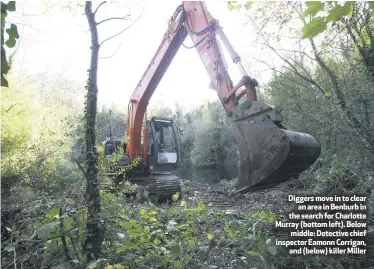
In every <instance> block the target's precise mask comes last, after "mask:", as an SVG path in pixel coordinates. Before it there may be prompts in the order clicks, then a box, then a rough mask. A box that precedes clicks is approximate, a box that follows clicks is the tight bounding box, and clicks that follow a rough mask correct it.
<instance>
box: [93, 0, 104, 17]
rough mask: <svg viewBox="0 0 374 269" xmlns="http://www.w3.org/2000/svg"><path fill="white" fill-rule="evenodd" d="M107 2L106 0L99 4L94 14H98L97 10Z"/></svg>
mask: <svg viewBox="0 0 374 269" xmlns="http://www.w3.org/2000/svg"><path fill="white" fill-rule="evenodd" d="M105 3H106V1H104V2H101V3H100V4H99V5H98V6H97V8H96V10H95V12H94V13H93V14H94V16H95V15H96V12H97V11H98V10H99V7H101V6H102V5H104V4H105Z"/></svg>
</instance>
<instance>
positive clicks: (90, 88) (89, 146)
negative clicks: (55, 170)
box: [83, 1, 104, 260]
mask: <svg viewBox="0 0 374 269" xmlns="http://www.w3.org/2000/svg"><path fill="white" fill-rule="evenodd" d="M85 14H86V17H87V20H88V24H89V27H90V31H91V63H90V69H89V77H88V83H87V84H88V85H87V103H86V111H85V112H86V113H85V114H86V115H85V116H86V136H85V139H86V141H85V142H86V162H87V171H86V175H87V187H86V195H87V198H86V199H87V210H88V216H87V224H86V232H87V236H86V240H85V242H84V248H83V250H84V251H85V253H86V254H87V259H88V260H92V259H97V258H98V257H99V256H100V253H101V244H102V242H103V235H104V234H103V233H104V223H103V221H102V220H101V218H100V217H101V201H100V192H99V182H98V160H97V152H96V148H95V144H96V134H95V130H96V126H95V125H96V108H97V93H98V88H97V69H98V58H99V49H100V46H99V37H98V32H97V24H96V21H95V13H93V12H92V2H91V1H86V5H85Z"/></svg>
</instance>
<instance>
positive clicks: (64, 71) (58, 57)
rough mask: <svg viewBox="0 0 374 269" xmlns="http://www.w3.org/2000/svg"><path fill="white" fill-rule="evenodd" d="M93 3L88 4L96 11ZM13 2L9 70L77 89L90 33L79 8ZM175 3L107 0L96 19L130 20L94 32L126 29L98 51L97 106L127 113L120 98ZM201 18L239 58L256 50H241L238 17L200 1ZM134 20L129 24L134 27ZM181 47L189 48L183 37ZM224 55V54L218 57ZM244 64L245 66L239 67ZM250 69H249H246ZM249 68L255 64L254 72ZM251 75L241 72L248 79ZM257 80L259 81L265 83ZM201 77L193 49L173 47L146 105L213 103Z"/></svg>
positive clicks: (246, 30)
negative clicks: (15, 36)
mask: <svg viewBox="0 0 374 269" xmlns="http://www.w3.org/2000/svg"><path fill="white" fill-rule="evenodd" d="M100 2H101V1H93V8H96V7H97V5H98V4H99V3H100ZM77 3H78V2H73V4H71V5H70V10H69V9H68V8H66V7H64V6H67V2H63V1H57V2H53V1H52V2H51V1H45V2H41V1H40V2H34V1H33V2H24V1H22V2H18V1H17V12H15V13H14V14H12V15H11V16H9V19H10V21H11V22H15V23H17V24H18V28H19V33H20V36H21V39H20V40H21V41H20V43H19V48H18V50H17V53H16V56H15V60H14V65H13V69H12V72H13V73H14V74H18V75H22V76H35V75H37V74H43V75H44V76H46V75H47V76H48V77H51V78H59V79H60V80H61V81H64V79H66V80H70V81H74V82H75V83H76V84H75V85H77V86H76V87H82V88H83V87H84V85H85V82H86V80H87V70H88V69H89V63H90V49H89V48H90V33H89V31H88V23H87V19H86V17H85V15H84V7H83V4H84V2H80V3H81V5H80V6H78V5H77ZM179 4H180V1H145V0H142V1H140V0H139V1H122V2H108V3H106V4H104V5H102V6H101V7H100V9H99V11H98V13H97V21H101V20H103V19H106V18H110V17H116V16H120V17H122V16H124V15H130V17H128V20H126V21H123V20H112V21H109V22H105V23H103V24H100V25H99V26H98V28H99V29H98V30H99V39H100V40H101V41H102V40H104V39H105V38H107V37H110V36H112V35H113V34H116V33H117V32H119V31H121V30H122V29H124V28H126V27H128V26H129V25H130V24H132V26H131V27H130V28H129V29H128V30H126V31H125V32H124V33H123V34H121V35H119V36H118V37H116V38H113V39H112V40H110V41H108V42H106V43H105V44H104V45H103V46H102V48H101V49H100V59H99V70H98V87H99V96H98V103H99V107H101V106H102V105H104V104H105V105H107V106H110V105H115V106H117V107H124V108H127V103H128V100H129V98H130V96H131V94H132V92H133V91H134V89H135V87H136V85H137V84H138V82H139V80H140V78H141V77H142V75H143V73H144V71H145V70H146V68H147V66H148V64H149V62H150V61H151V59H152V57H153V56H154V54H155V52H156V50H157V48H158V46H159V45H160V42H161V41H162V38H163V35H164V33H165V32H166V30H167V24H168V21H169V19H170V17H171V15H172V14H173V13H174V11H175V9H176V7H177V6H178V5H179ZM206 4H207V7H208V10H209V12H210V13H211V14H212V15H213V16H214V17H215V18H216V19H218V20H219V22H220V24H221V26H222V27H223V29H224V31H225V33H226V35H227V36H228V38H229V40H230V41H231V43H232V44H233V46H234V48H235V49H236V50H237V51H238V53H239V54H240V55H241V56H242V58H243V59H244V60H245V59H246V56H247V55H248V54H251V53H252V54H260V53H261V50H260V49H259V48H258V49H257V50H256V48H255V50H253V48H252V49H251V50H249V49H248V44H251V43H253V41H254V40H253V35H252V34H251V29H250V26H248V25H247V26H244V24H245V13H244V12H238V11H234V12H230V11H228V9H227V6H226V2H223V1H206ZM135 21H136V22H135ZM185 43H186V44H187V45H191V44H192V43H191V40H190V39H189V37H188V38H187V39H186V41H185ZM225 52H226V51H225ZM225 56H226V61H227V62H228V64H229V73H230V75H231V77H232V79H233V81H234V83H235V82H237V81H239V79H240V78H241V74H240V72H239V70H238V68H237V67H236V66H235V65H234V64H233V63H231V59H230V57H229V56H228V55H227V54H226V55H225ZM244 65H245V66H248V65H246V62H245V61H244ZM251 67H252V68H253V65H252V64H251ZM254 67H256V66H254ZM252 71H253V70H247V72H248V74H249V75H251V74H252ZM266 78H267V77H266V76H265V78H260V79H259V80H260V81H261V80H263V79H265V80H266ZM209 83H210V80H209V77H208V74H207V72H206V71H205V68H204V65H203V63H202V62H201V60H200V58H199V56H198V53H197V51H196V50H195V49H185V48H184V47H181V48H180V50H179V52H178V53H177V55H176V57H175V58H174V60H173V62H172V64H171V65H170V67H169V69H168V71H167V72H166V74H165V76H164V77H163V79H162V81H161V82H160V84H159V86H158V88H157V90H156V92H155V93H154V95H153V97H152V99H151V101H150V105H151V106H152V105H154V106H158V105H160V104H163V105H167V106H169V105H170V106H173V105H174V104H176V103H178V104H180V105H182V106H184V107H192V106H195V105H197V104H201V103H204V102H207V101H214V100H218V96H217V93H216V92H215V91H214V90H212V89H210V88H209Z"/></svg>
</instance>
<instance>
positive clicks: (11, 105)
mask: <svg viewBox="0 0 374 269" xmlns="http://www.w3.org/2000/svg"><path fill="white" fill-rule="evenodd" d="M15 105H18V103H17V104H13V105H11V106H10V107H9V108H8V109H7V110H5V112H6V113H7V112H9V110H11V109H12V108H13V107H14V106H15Z"/></svg>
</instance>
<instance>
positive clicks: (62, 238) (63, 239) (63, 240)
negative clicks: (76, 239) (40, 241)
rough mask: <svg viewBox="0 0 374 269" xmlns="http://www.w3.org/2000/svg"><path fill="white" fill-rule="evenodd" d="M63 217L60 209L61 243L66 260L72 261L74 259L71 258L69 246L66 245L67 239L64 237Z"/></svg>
mask: <svg viewBox="0 0 374 269" xmlns="http://www.w3.org/2000/svg"><path fill="white" fill-rule="evenodd" d="M61 216H62V208H60V210H59V218H60V229H61V243H62V247H63V249H64V253H65V257H66V259H67V260H68V261H71V260H72V258H71V256H70V253H69V249H68V245H67V244H66V238H65V235H64V233H65V229H64V223H63V222H62V219H61Z"/></svg>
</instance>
